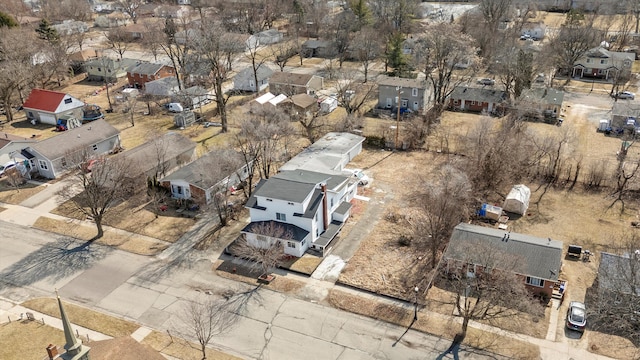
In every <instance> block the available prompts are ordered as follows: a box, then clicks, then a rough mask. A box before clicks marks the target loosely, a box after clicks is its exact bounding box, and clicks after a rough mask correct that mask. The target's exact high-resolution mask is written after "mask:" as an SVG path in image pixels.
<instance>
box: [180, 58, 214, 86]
mask: <svg viewBox="0 0 640 360" xmlns="http://www.w3.org/2000/svg"><path fill="white" fill-rule="evenodd" d="M184 74H185V75H186V76H184V79H185V81H186V82H187V83H188V84H198V85H203V84H207V83H209V82H210V81H211V80H210V77H209V75H210V74H211V65H210V64H209V63H208V62H207V61H206V60H202V59H201V58H200V57H199V56H197V55H195V54H188V55H187V56H186V60H185V64H184Z"/></svg>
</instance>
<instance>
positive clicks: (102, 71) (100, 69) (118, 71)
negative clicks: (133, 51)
mask: <svg viewBox="0 0 640 360" xmlns="http://www.w3.org/2000/svg"><path fill="white" fill-rule="evenodd" d="M139 62H140V61H139V60H135V59H127V58H124V59H111V58H109V57H106V56H102V57H98V58H96V59H93V60H89V61H87V62H85V63H84V71H86V72H87V79H88V80H89V81H105V78H106V80H107V81H109V82H110V83H116V82H118V79H120V78H123V77H125V76H127V71H128V70H129V68H130V67H132V66H135V65H137V64H138V63H139Z"/></svg>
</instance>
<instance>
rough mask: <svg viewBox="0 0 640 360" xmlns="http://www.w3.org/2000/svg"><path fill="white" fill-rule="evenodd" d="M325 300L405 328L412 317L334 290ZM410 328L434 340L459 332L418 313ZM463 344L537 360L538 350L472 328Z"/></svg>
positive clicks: (408, 312)
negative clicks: (416, 319)
mask: <svg viewBox="0 0 640 360" xmlns="http://www.w3.org/2000/svg"><path fill="white" fill-rule="evenodd" d="M328 301H329V303H330V304H331V305H332V306H333V307H336V308H338V309H342V310H346V311H349V312H353V313H356V314H361V315H364V316H368V317H371V318H374V319H378V320H383V321H386V322H390V323H393V324H397V325H400V326H407V325H408V324H409V323H410V322H411V319H412V317H413V311H412V309H403V308H400V307H398V306H395V305H391V304H385V303H379V302H377V301H375V300H372V299H369V298H363V297H360V296H357V295H352V294H349V293H346V292H344V291H341V290H336V289H333V290H331V291H330V292H329V297H328ZM413 328H414V329H416V330H419V331H422V332H425V333H429V334H433V335H436V336H438V337H443V338H449V339H452V338H453V337H454V335H455V333H456V332H457V331H459V329H460V324H459V323H457V322H454V321H452V318H446V317H441V316H437V315H433V314H430V313H422V312H420V313H419V314H418V321H416V322H415V324H414V325H413ZM464 342H465V344H467V345H469V346H473V347H476V348H479V349H483V350H486V351H491V352H495V353H498V354H500V355H503V356H506V357H508V358H510V359H521V360H525V359H531V360H533V359H539V358H540V350H539V349H538V347H537V346H535V345H532V344H529V343H526V342H524V341H520V340H516V339H513V338H510V337H507V336H502V335H497V334H493V333H488V332H485V331H481V330H478V329H475V328H469V329H468V331H467V338H466V339H465V341H464Z"/></svg>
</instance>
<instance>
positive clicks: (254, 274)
mask: <svg viewBox="0 0 640 360" xmlns="http://www.w3.org/2000/svg"><path fill="white" fill-rule="evenodd" d="M212 269H213V270H214V271H215V272H216V274H217V275H218V276H221V277H224V278H227V279H231V280H235V281H241V282H244V283H247V284H250V285H258V276H260V273H261V272H262V271H261V270H260V269H250V268H247V267H245V266H242V265H238V264H233V263H231V262H230V261H222V260H217V261H216V262H214V263H213V267H212ZM265 286H267V287H268V288H269V289H271V290H274V291H278V292H282V293H287V294H296V293H297V292H298V291H299V290H301V289H302V288H304V286H305V283H304V282H302V281H299V280H295V279H292V278H287V277H285V276H280V275H276V277H275V279H274V280H273V281H271V282H270V283H269V284H268V285H265Z"/></svg>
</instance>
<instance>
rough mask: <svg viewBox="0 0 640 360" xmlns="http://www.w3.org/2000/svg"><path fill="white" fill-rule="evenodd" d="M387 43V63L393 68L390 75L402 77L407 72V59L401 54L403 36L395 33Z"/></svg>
mask: <svg viewBox="0 0 640 360" xmlns="http://www.w3.org/2000/svg"><path fill="white" fill-rule="evenodd" d="M388 41H389V42H388V43H387V52H386V55H387V63H388V65H389V66H390V67H392V68H393V73H392V75H394V76H399V77H404V76H406V75H407V73H408V71H409V64H408V62H407V58H406V57H405V56H404V54H403V53H402V44H403V43H404V36H402V34H401V33H400V32H396V33H394V34H393V35H391V37H390V38H389V40H388Z"/></svg>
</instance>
